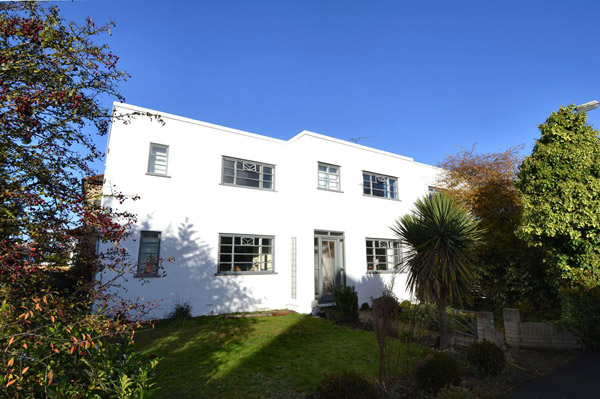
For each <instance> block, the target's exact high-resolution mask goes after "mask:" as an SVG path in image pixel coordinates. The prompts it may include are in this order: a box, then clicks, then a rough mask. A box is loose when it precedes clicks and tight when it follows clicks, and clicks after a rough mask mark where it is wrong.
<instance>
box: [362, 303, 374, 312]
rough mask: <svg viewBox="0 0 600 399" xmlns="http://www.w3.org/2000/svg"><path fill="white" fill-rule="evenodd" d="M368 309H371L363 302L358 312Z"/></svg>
mask: <svg viewBox="0 0 600 399" xmlns="http://www.w3.org/2000/svg"><path fill="white" fill-rule="evenodd" d="M369 309H371V307H370V306H369V304H368V303H366V302H364V303H363V304H362V305H360V310H362V311H367V310H369Z"/></svg>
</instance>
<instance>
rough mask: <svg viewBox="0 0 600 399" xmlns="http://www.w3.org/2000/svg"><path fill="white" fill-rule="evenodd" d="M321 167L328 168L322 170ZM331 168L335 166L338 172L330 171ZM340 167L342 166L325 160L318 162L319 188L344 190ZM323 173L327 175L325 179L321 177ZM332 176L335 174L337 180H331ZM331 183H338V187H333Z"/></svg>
mask: <svg viewBox="0 0 600 399" xmlns="http://www.w3.org/2000/svg"><path fill="white" fill-rule="evenodd" d="M321 167H325V168H327V170H326V171H325V172H323V171H321ZM331 168H335V169H336V170H337V172H335V173H332V172H331V171H330V169H331ZM340 169H341V168H340V167H339V165H333V164H330V163H325V162H317V188H318V189H319V190H329V191H342V178H341V172H340ZM322 173H323V174H324V176H325V177H324V179H322V178H321V174H322ZM330 176H335V177H336V178H337V181H333V182H332V181H331V180H330ZM322 182H324V185H323V186H322V185H321V183H322ZM331 183H337V188H332V187H331V185H332V184H331Z"/></svg>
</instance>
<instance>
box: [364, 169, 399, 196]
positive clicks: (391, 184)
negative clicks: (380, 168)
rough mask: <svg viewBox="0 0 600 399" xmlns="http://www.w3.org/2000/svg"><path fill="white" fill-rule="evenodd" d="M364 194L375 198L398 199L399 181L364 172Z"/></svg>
mask: <svg viewBox="0 0 600 399" xmlns="http://www.w3.org/2000/svg"><path fill="white" fill-rule="evenodd" d="M363 193H364V194H365V195H371V196H373V197H382V198H390V199H398V179H397V178H395V177H390V176H384V175H377V174H374V173H371V172H363Z"/></svg>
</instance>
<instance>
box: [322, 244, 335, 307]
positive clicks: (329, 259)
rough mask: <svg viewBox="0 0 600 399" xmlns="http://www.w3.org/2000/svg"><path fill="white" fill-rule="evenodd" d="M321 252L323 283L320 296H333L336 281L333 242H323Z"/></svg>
mask: <svg viewBox="0 0 600 399" xmlns="http://www.w3.org/2000/svg"><path fill="white" fill-rule="evenodd" d="M322 248H323V251H322V253H321V262H322V273H323V281H322V284H323V285H322V288H321V296H329V295H333V290H334V288H335V280H336V267H335V266H336V265H335V264H336V262H335V260H336V259H335V252H336V251H335V241H325V240H323V243H322Z"/></svg>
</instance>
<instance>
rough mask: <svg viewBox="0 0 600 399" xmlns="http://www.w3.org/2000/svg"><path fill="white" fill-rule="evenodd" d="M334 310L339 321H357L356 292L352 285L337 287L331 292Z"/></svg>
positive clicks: (351, 322) (352, 322)
mask: <svg viewBox="0 0 600 399" xmlns="http://www.w3.org/2000/svg"><path fill="white" fill-rule="evenodd" d="M333 299H334V300H335V305H336V311H335V319H336V321H337V322H339V323H350V324H354V323H357V322H358V294H357V293H356V290H355V289H354V286H347V287H337V288H336V289H335V291H334V292H333Z"/></svg>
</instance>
